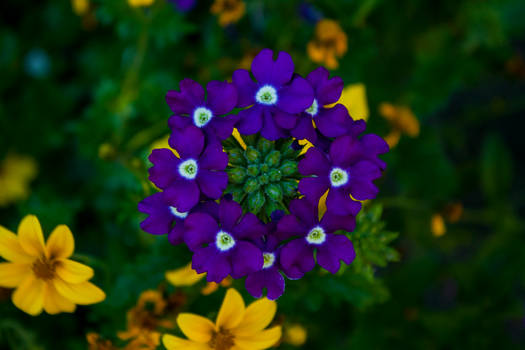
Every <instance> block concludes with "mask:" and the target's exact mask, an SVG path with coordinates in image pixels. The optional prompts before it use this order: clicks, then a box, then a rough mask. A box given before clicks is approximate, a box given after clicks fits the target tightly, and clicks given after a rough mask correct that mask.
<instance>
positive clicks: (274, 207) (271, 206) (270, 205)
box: [264, 201, 284, 217]
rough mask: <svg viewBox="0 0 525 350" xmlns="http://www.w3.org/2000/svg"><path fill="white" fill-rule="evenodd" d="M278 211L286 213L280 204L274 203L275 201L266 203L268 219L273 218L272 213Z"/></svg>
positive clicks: (265, 209)
mask: <svg viewBox="0 0 525 350" xmlns="http://www.w3.org/2000/svg"><path fill="white" fill-rule="evenodd" d="M276 210H282V211H284V208H283V206H282V205H281V204H280V203H277V202H273V201H266V203H265V204H264V211H265V212H266V215H267V216H268V217H271V216H272V213H273V212H274V211H276Z"/></svg>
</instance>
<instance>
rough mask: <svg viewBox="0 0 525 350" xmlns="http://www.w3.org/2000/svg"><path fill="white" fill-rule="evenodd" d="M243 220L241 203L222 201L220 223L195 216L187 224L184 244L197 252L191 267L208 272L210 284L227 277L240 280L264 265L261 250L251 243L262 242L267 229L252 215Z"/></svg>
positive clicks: (185, 223) (198, 215)
mask: <svg viewBox="0 0 525 350" xmlns="http://www.w3.org/2000/svg"><path fill="white" fill-rule="evenodd" d="M241 216H242V209H241V206H240V205H239V204H238V203H236V202H234V201H229V200H225V199H222V200H221V203H220V204H219V217H218V220H217V219H215V218H213V217H212V216H211V215H209V214H205V213H192V214H190V215H188V217H187V218H186V221H185V222H184V225H185V228H186V231H185V233H184V241H185V242H186V244H187V245H188V247H189V248H190V250H192V251H193V252H194V254H193V259H192V260H193V264H192V267H193V269H194V270H196V271H197V272H198V273H203V272H207V273H208V277H207V279H208V281H209V282H217V283H218V282H220V281H222V280H223V279H224V278H225V277H226V276H228V275H231V276H232V277H233V278H241V277H243V276H246V275H247V274H249V273H251V272H254V271H258V270H260V269H261V268H262V266H263V264H264V260H263V254H262V252H261V250H260V249H259V248H257V246H255V245H254V244H253V243H252V241H256V240H258V239H260V237H261V236H262V235H263V234H264V233H265V227H264V226H263V225H262V224H261V222H260V221H259V219H257V217H256V216H255V215H253V214H251V213H247V214H245V215H244V216H242V218H241Z"/></svg>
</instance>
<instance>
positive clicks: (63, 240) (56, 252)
mask: <svg viewBox="0 0 525 350" xmlns="http://www.w3.org/2000/svg"><path fill="white" fill-rule="evenodd" d="M46 248H47V254H48V255H49V257H50V258H55V259H66V258H69V257H70V256H71V254H73V251H74V250H75V239H74V238H73V234H72V233H71V230H70V229H69V227H67V226H66V225H60V226H57V227H56V228H55V229H54V230H53V232H52V233H51V236H49V238H48V239H47V245H46Z"/></svg>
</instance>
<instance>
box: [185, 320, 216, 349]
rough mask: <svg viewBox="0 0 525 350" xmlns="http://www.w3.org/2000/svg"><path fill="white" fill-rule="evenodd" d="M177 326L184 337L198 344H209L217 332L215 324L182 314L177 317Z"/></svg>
mask: <svg viewBox="0 0 525 350" xmlns="http://www.w3.org/2000/svg"><path fill="white" fill-rule="evenodd" d="M177 324H178V325H179V327H180V329H181V331H182V333H184V335H186V336H187V337H188V338H189V339H190V340H193V341H196V342H198V343H207V342H209V341H210V339H211V335H212V333H213V331H214V330H215V325H214V324H213V322H211V321H210V320H208V319H207V318H204V317H202V316H199V315H194V314H185V313H184V314H180V315H179V317H177Z"/></svg>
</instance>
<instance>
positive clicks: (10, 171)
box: [0, 154, 37, 207]
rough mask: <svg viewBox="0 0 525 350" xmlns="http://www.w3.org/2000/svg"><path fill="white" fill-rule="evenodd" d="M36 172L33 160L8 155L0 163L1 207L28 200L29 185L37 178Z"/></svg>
mask: <svg viewBox="0 0 525 350" xmlns="http://www.w3.org/2000/svg"><path fill="white" fill-rule="evenodd" d="M36 171H37V167H36V163H35V161H34V160H33V158H30V157H23V156H19V155H16V154H8V155H7V157H6V158H5V159H4V161H3V162H2V163H0V188H1V189H2V190H1V191H0V207H4V206H7V205H8V204H11V203H13V202H16V201H19V200H22V199H26V198H27V197H28V196H29V183H30V182H31V180H33V179H34V178H35V177H36Z"/></svg>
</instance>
